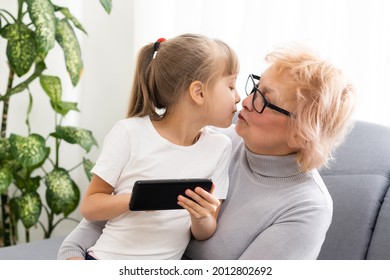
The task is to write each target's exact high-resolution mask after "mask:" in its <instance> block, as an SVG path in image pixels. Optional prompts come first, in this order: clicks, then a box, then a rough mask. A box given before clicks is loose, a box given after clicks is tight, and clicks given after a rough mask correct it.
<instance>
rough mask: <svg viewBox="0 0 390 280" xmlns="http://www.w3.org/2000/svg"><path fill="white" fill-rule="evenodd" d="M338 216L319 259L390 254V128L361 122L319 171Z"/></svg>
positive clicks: (52, 252) (33, 246)
mask: <svg viewBox="0 0 390 280" xmlns="http://www.w3.org/2000/svg"><path fill="white" fill-rule="evenodd" d="M320 173H321V175H322V177H323V179H324V181H325V183H326V185H327V187H328V189H329V192H330V194H331V196H332V198H333V203H334V213H333V221H332V224H331V226H330V228H329V231H328V233H327V236H326V239H325V242H324V244H323V246H322V249H321V252H320V255H319V257H318V259H332V260H339V259H344V260H345V259H347V260H354V259H387V260H389V259H390V191H389V186H390V127H385V126H381V125H377V124H372V123H367V122H361V121H358V122H357V123H356V125H355V127H354V128H353V130H352V132H351V133H350V134H349V135H348V138H347V140H346V141H345V143H344V144H343V145H342V146H341V147H340V148H339V149H338V150H337V152H336V154H335V161H334V162H332V164H331V166H330V168H328V169H323V170H321V171H320ZM62 240H63V237H59V238H54V239H50V240H43V241H36V242H32V243H30V244H21V245H17V246H13V247H9V248H2V249H0V259H43V260H45V259H55V258H56V256H57V251H58V248H59V247H60V245H61V242H62Z"/></svg>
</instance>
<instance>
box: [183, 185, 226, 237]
mask: <svg viewBox="0 0 390 280" xmlns="http://www.w3.org/2000/svg"><path fill="white" fill-rule="evenodd" d="M185 194H186V195H187V196H188V197H190V198H191V199H192V200H191V199H189V198H186V197H185V196H182V195H179V197H178V202H177V203H178V204H179V205H180V206H181V207H183V208H184V209H186V210H187V211H188V212H189V213H190V215H191V221H192V225H191V232H192V234H193V236H194V237H195V238H196V239H198V240H204V239H207V238H210V237H211V236H212V235H213V234H214V232H215V230H216V228H217V216H218V213H219V207H220V204H221V203H220V201H219V200H218V198H216V197H215V196H214V195H212V194H211V193H209V192H207V191H205V190H204V189H202V188H200V187H197V188H195V191H191V190H186V192H185Z"/></svg>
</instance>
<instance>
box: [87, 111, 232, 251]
mask: <svg viewBox="0 0 390 280" xmlns="http://www.w3.org/2000/svg"><path fill="white" fill-rule="evenodd" d="M230 153H231V141H230V139H229V138H228V137H226V136H225V135H222V134H220V133H218V132H215V131H213V130H211V129H210V128H208V127H206V128H204V129H203V131H202V134H201V136H200V138H199V140H198V141H197V142H196V143H195V144H194V145H192V146H179V145H175V144H173V143H171V142H169V141H168V140H166V139H165V138H163V137H161V136H160V135H159V134H158V132H157V131H156V130H155V128H154V126H153V124H152V122H151V121H150V118H149V117H143V118H128V119H125V120H121V121H119V122H117V123H116V125H115V126H114V127H113V129H112V130H111V131H110V133H109V134H108V135H107V136H106V137H105V140H104V144H103V148H102V151H101V154H100V156H99V158H98V160H97V162H96V165H95V166H94V167H93V169H92V172H93V173H94V174H96V175H97V176H99V177H100V178H102V179H103V180H104V181H106V182H107V183H108V184H110V185H111V186H113V188H114V189H113V192H114V194H120V193H130V192H131V191H132V188H133V184H134V182H135V181H137V180H144V179H169V178H211V179H212V180H213V182H214V184H215V190H214V195H215V196H216V197H218V198H220V199H224V198H226V195H227V191H228V186H229V179H228V168H229V160H230ZM190 226H191V220H190V216H189V214H188V212H187V211H186V210H184V209H180V210H162V211H141V212H138V211H136V212H131V211H129V212H128V213H125V214H123V215H121V216H119V217H116V218H115V219H112V220H110V221H108V222H107V225H106V227H105V228H104V230H103V233H102V235H101V237H100V238H99V239H98V241H97V242H96V244H95V245H94V246H92V247H91V248H90V249H89V250H88V251H91V252H93V255H94V256H96V257H97V258H98V259H180V258H181V256H182V254H183V252H184V250H185V248H186V246H187V244H188V242H189V240H190V237H191V232H190Z"/></svg>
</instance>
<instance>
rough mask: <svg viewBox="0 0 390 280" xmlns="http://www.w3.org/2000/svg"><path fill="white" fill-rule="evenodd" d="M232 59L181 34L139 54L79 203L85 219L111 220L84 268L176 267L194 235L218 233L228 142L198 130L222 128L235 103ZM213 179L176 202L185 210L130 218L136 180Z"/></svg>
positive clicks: (223, 48)
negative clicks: (113, 263) (125, 107)
mask: <svg viewBox="0 0 390 280" xmlns="http://www.w3.org/2000/svg"><path fill="white" fill-rule="evenodd" d="M237 73H238V60H237V57H236V54H235V53H234V52H233V50H232V49H230V47H229V46H227V45H226V44H225V43H224V42H222V41H219V40H214V39H210V38H207V37H204V36H201V35H195V34H184V35H181V36H177V37H175V38H172V39H169V40H164V39H159V40H158V41H157V42H156V43H154V44H153V43H152V44H148V45H146V46H145V47H143V48H142V49H141V50H140V53H139V56H138V61H137V66H136V72H135V76H134V81H133V88H132V92H131V99H130V105H129V111H128V118H127V119H124V120H121V121H119V122H118V123H117V124H116V125H115V126H114V127H113V129H112V130H111V132H110V133H109V134H108V135H107V136H106V138H105V140H104V145H103V148H102V152H101V154H100V156H99V158H98V160H97V163H96V165H95V166H94V168H93V169H92V172H93V174H94V175H93V178H92V180H91V183H90V186H89V187H88V190H87V192H86V195H85V197H84V199H83V201H82V204H81V212H82V214H83V215H84V217H85V218H86V219H88V220H95V221H97V220H109V221H108V222H107V224H106V227H105V228H104V230H103V233H102V235H101V236H100V238H99V239H98V241H97V242H96V244H95V245H94V246H92V247H91V248H90V249H89V250H88V256H87V258H91V259H94V258H95V259H180V258H181V256H182V254H183V252H184V250H185V248H186V246H187V244H188V242H189V240H190V237H191V234H192V235H193V237H194V238H195V239H198V240H204V239H207V238H209V237H210V236H212V235H213V234H214V232H215V230H216V216H217V214H218V210H219V204H220V202H219V200H218V199H224V198H225V197H226V194H227V189H228V183H229V182H228V174H227V171H228V165H229V158H230V152H231V143H230V140H229V139H228V138H227V137H226V136H224V135H221V134H219V133H215V132H214V131H212V130H211V129H210V128H208V127H205V126H208V125H210V126H216V127H228V126H229V125H230V124H231V122H232V118H233V115H234V113H235V111H236V104H237V103H238V102H239V101H240V97H239V96H238V94H237V91H236V86H235V83H236V76H237ZM195 177H203V178H211V179H212V180H213V182H214V185H215V188H214V193H213V195H212V194H209V193H207V192H206V191H204V190H203V189H201V188H196V189H195V192H193V191H190V190H187V191H186V195H188V196H189V197H191V198H192V199H193V200H195V201H196V202H197V203H195V202H193V201H191V200H189V199H187V198H185V197H184V196H179V197H178V204H179V205H180V206H182V207H183V208H184V209H186V210H187V211H186V210H183V209H181V210H165V211H136V212H135V211H134V212H132V211H130V210H129V201H130V198H131V192H132V186H133V184H134V182H135V181H137V180H141V179H164V178H195Z"/></svg>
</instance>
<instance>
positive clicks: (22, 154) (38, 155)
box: [9, 134, 50, 168]
mask: <svg viewBox="0 0 390 280" xmlns="http://www.w3.org/2000/svg"><path fill="white" fill-rule="evenodd" d="M9 139H10V144H11V153H12V155H13V157H14V158H15V159H16V160H17V161H18V162H20V164H21V165H23V166H24V167H25V168H28V167H33V166H39V165H40V164H42V163H43V162H44V160H45V159H46V158H47V157H48V155H49V153H50V148H48V147H46V145H45V139H44V138H43V137H42V136H40V135H38V134H31V135H30V136H27V137H24V136H19V135H16V134H11V136H10V138H9Z"/></svg>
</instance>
